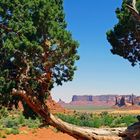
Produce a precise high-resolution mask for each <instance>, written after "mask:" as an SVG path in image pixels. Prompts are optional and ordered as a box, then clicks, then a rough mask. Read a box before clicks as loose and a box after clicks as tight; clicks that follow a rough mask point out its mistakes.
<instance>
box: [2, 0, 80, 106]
mask: <svg viewBox="0 0 140 140" xmlns="http://www.w3.org/2000/svg"><path fill="white" fill-rule="evenodd" d="M66 29H67V24H66V21H65V14H64V9H63V0H32V1H31V0H24V1H21V0H16V1H14V0H12V1H11V0H6V1H5V0H1V1H0V105H2V106H10V105H11V104H17V102H18V100H19V98H15V97H13V96H12V95H11V91H12V89H13V88H15V89H18V90H25V91H26V92H27V93H28V94H29V93H30V95H32V96H36V97H37V98H38V99H39V100H40V101H41V102H42V103H43V101H44V99H45V98H46V97H47V95H46V94H48V91H50V90H51V89H52V88H53V87H54V85H55V84H57V85H62V83H63V82H67V81H71V80H72V79H73V75H74V71H75V70H76V67H75V61H76V60H78V59H79V56H78V55H77V48H78V46H79V45H78V43H77V41H75V40H73V38H72V34H71V33H70V32H69V31H67V30H66Z"/></svg>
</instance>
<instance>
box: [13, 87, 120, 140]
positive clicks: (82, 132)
mask: <svg viewBox="0 0 140 140" xmlns="http://www.w3.org/2000/svg"><path fill="white" fill-rule="evenodd" d="M12 94H13V95H16V96H20V97H21V98H22V99H23V100H24V101H25V102H26V103H27V104H28V106H29V107H30V108H31V109H32V110H33V111H34V112H36V113H37V114H38V115H40V116H41V117H42V118H43V119H44V121H45V122H46V123H47V124H49V125H52V126H54V127H56V128H58V129H59V130H61V131H62V132H64V133H68V134H69V135H71V136H73V137H74V138H76V139H78V140H122V138H121V137H119V136H111V135H112V134H111V132H108V136H106V135H105V136H100V134H98V133H97V131H96V132H95V131H94V129H89V128H83V127H78V126H75V125H72V124H69V123H66V122H64V121H62V120H61V119H59V118H57V117H55V116H54V115H53V114H51V113H50V111H49V109H48V107H47V106H46V105H44V104H42V103H41V102H39V101H38V100H37V99H36V98H35V97H31V96H28V95H27V94H26V92H25V91H24V90H16V89H13V91H12Z"/></svg>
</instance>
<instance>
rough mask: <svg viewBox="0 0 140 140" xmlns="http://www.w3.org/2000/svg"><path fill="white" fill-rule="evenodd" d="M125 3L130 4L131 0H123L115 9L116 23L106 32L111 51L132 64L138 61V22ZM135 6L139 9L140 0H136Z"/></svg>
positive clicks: (139, 48) (139, 57)
mask: <svg viewBox="0 0 140 140" xmlns="http://www.w3.org/2000/svg"><path fill="white" fill-rule="evenodd" d="M126 4H129V5H132V1H131V0H123V3H122V7H121V8H117V9H116V15H117V18H118V23H117V24H116V25H115V26H114V28H113V29H111V30H109V31H108V32H107V39H108V41H109V43H110V44H111V46H112V49H111V52H112V53H113V54H115V55H119V56H121V57H123V58H125V59H127V60H129V61H130V62H131V64H132V66H134V65H136V64H139V61H140V45H139V44H140V38H139V36H140V22H139V20H138V19H136V18H135V17H134V15H133V14H132V13H131V12H130V11H129V10H128V8H127V6H126ZM136 7H137V9H138V11H140V0H137V3H136Z"/></svg>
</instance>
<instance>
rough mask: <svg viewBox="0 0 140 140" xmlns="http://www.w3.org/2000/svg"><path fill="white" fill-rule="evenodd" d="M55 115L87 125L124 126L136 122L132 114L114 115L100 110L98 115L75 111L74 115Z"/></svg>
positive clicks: (64, 119)
mask: <svg viewBox="0 0 140 140" xmlns="http://www.w3.org/2000/svg"><path fill="white" fill-rule="evenodd" d="M57 116H58V117H59V118H60V119H62V120H63V121H66V122H68V123H71V124H75V125H79V126H87V127H95V128H99V127H125V126H129V125H131V124H132V123H134V122H136V117H134V116H132V115H123V116H115V115H110V114H108V112H102V113H101V114H99V115H93V114H88V113H76V114H74V115H64V114H57Z"/></svg>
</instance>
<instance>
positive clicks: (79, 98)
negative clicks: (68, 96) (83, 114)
mask: <svg viewBox="0 0 140 140" xmlns="http://www.w3.org/2000/svg"><path fill="white" fill-rule="evenodd" d="M74 101H91V102H92V101H93V96H91V95H83V96H77V95H74V96H73V97H72V102H74Z"/></svg>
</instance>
